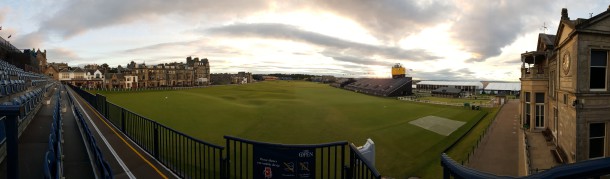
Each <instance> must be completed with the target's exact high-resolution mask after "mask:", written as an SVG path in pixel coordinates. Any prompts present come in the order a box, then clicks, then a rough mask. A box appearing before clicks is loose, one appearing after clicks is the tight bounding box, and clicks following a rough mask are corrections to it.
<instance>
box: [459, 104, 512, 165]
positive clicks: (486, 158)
mask: <svg viewBox="0 0 610 179" xmlns="http://www.w3.org/2000/svg"><path fill="white" fill-rule="evenodd" d="M518 107H519V101H518V100H509V101H508V103H507V104H505V105H504V107H502V109H501V110H500V111H499V112H498V115H497V116H496V119H495V120H494V122H493V123H492V124H491V127H490V128H489V130H488V131H487V134H486V135H485V137H484V138H483V140H481V143H480V144H479V147H478V148H477V149H476V150H475V152H474V155H473V156H472V157H471V158H470V161H469V163H468V164H467V166H468V167H471V168H475V169H477V170H480V171H484V172H488V173H492V174H495V175H505V176H518V175H519V135H518V132H520V130H519V121H518V111H519V110H518Z"/></svg>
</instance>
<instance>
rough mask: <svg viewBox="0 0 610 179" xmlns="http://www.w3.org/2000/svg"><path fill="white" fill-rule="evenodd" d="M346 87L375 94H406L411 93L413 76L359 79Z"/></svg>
mask: <svg viewBox="0 0 610 179" xmlns="http://www.w3.org/2000/svg"><path fill="white" fill-rule="evenodd" d="M344 89H347V90H351V91H355V92H358V93H364V94H370V95H375V96H405V95H410V94H412V93H411V78H410V77H404V78H397V79H375V78H368V79H359V80H358V81H356V82H354V83H351V84H349V85H347V86H345V87H344Z"/></svg>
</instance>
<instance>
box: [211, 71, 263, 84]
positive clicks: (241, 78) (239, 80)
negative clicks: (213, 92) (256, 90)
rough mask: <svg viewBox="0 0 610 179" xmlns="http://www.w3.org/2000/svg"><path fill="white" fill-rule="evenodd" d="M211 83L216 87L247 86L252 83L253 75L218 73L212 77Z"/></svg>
mask: <svg viewBox="0 0 610 179" xmlns="http://www.w3.org/2000/svg"><path fill="white" fill-rule="evenodd" d="M210 77H211V78H210V81H211V83H212V84H214V85H227V84H246V83H252V81H253V79H252V73H248V72H238V73H237V74H230V73H216V74H212V75H210Z"/></svg>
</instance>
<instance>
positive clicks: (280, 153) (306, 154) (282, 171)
mask: <svg viewBox="0 0 610 179" xmlns="http://www.w3.org/2000/svg"><path fill="white" fill-rule="evenodd" d="M225 139H226V147H227V161H230V162H229V163H227V167H228V171H229V173H228V177H229V178H265V176H266V175H267V176H269V177H267V178H270V176H279V178H287V177H295V178H348V177H347V176H346V173H347V172H346V171H345V169H344V166H346V163H347V161H346V160H347V159H346V158H347V156H346V146H347V142H333V143H327V144H316V145H285V144H271V143H264V142H257V141H251V140H246V139H240V138H236V137H231V136H225Z"/></svg>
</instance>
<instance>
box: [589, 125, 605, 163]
mask: <svg viewBox="0 0 610 179" xmlns="http://www.w3.org/2000/svg"><path fill="white" fill-rule="evenodd" d="M605 134H606V123H591V124H589V158H600V157H604V151H605V147H604V146H605V145H604V143H605V138H606V135H605Z"/></svg>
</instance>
